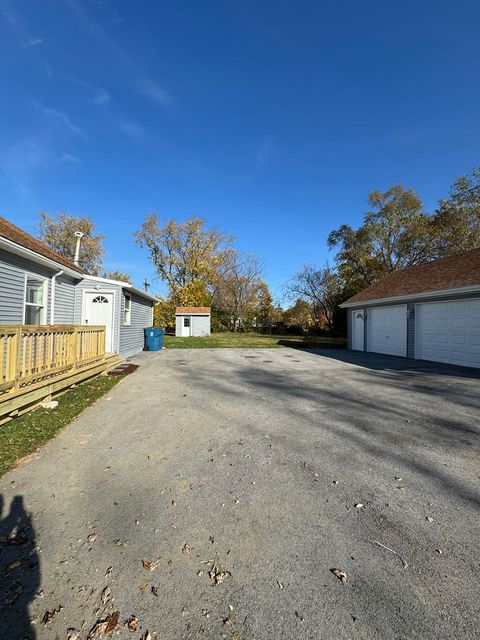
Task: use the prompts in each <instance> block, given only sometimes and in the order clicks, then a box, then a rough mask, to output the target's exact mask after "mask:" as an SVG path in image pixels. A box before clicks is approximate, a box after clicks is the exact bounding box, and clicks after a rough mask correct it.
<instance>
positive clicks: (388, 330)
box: [367, 304, 407, 357]
mask: <svg viewBox="0 0 480 640" xmlns="http://www.w3.org/2000/svg"><path fill="white" fill-rule="evenodd" d="M367 324H368V331H367V332H368V344H367V348H368V351H373V352H375V353H386V354H388V355H391V356H404V357H405V356H406V355H407V306H406V305H404V304H400V305H395V306H391V307H375V308H372V309H369V310H368V315H367Z"/></svg>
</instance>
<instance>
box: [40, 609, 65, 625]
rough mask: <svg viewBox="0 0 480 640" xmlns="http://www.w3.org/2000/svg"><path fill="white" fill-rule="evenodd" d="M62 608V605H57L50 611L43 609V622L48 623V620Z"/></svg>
mask: <svg viewBox="0 0 480 640" xmlns="http://www.w3.org/2000/svg"><path fill="white" fill-rule="evenodd" d="M62 609H63V607H62V605H59V606H58V607H57V608H56V609H52V610H51V611H45V613H44V614H43V618H42V622H43V624H48V623H49V622H51V621H52V620H53V619H54V617H55V616H56V615H57V613H60V611H61V610H62Z"/></svg>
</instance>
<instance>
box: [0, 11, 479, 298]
mask: <svg viewBox="0 0 480 640" xmlns="http://www.w3.org/2000/svg"><path fill="white" fill-rule="evenodd" d="M479 24H480V3H479V2H478V1H476V0H475V1H474V0H472V1H465V0H464V1H462V0H460V1H457V2H453V1H451V0H449V1H445V0H434V1H433V0H422V2H418V1H417V0H415V1H411V0H403V1H402V2H393V1H389V0H383V1H377V0H374V1H371V2H368V3H367V2H360V1H359V0H352V1H345V2H336V3H333V2H318V1H311V2H307V1H304V0H296V1H295V2H293V0H290V1H288V2H285V1H281V0H275V1H267V0H255V1H247V0H224V1H221V0H217V1H216V2H213V1H208V0H202V1H201V2H198V1H197V0H192V1H187V0H186V1H184V2H182V3H176V2H164V1H158V0H143V1H142V0H109V1H107V0H42V2H38V0H0V60H1V63H0V81H1V87H2V91H1V94H0V140H1V145H0V196H1V197H0V214H1V215H3V216H5V217H7V218H9V219H10V220H12V221H13V222H15V223H16V224H18V225H20V226H22V227H23V228H25V229H26V230H28V231H32V230H33V228H34V225H35V223H36V221H37V218H38V212H39V211H40V210H46V211H48V212H52V213H53V212H56V211H60V210H63V211H68V212H72V213H76V214H81V215H89V216H92V217H93V219H94V220H95V222H96V223H97V225H98V230H99V232H101V233H103V234H105V235H106V236H107V240H106V242H105V246H106V249H107V255H106V260H105V263H106V265H105V266H106V268H107V269H114V268H117V267H118V268H120V269H122V270H124V271H127V272H129V273H130V274H132V276H133V277H134V279H135V280H136V281H137V282H141V281H142V280H143V278H144V277H145V276H147V277H148V278H150V279H153V275H154V274H153V270H152V268H151V266H150V264H149V262H148V258H147V256H146V254H145V253H144V252H143V251H142V250H141V249H139V248H137V247H135V245H134V243H133V240H132V234H133V232H134V231H135V230H136V229H137V228H138V227H139V226H140V223H141V220H142V218H143V216H144V214H145V213H147V212H150V211H153V210H158V211H159V213H160V215H161V216H162V217H164V218H167V217H170V216H174V217H176V218H178V219H182V218H185V217H188V216H191V215H198V216H201V217H204V218H205V220H206V221H207V224H208V225H212V226H217V227H219V228H221V229H222V230H223V231H225V232H226V233H228V234H233V235H235V236H236V237H237V246H238V247H239V249H241V250H245V251H253V252H255V253H256V254H257V255H258V256H259V257H260V258H261V259H262V260H263V261H264V264H265V277H266V279H267V281H268V282H269V284H270V285H271V288H272V291H273V292H274V294H278V293H279V288H280V287H281V285H282V284H283V283H285V282H286V281H287V280H288V278H289V276H290V275H291V274H292V273H293V272H294V271H295V270H296V269H298V268H299V267H301V265H302V264H304V263H317V264H321V263H323V262H324V261H325V260H327V259H328V260H330V261H332V257H333V256H332V255H331V254H329V252H328V250H327V246H326V238H327V236H328V233H329V231H330V230H332V229H333V228H336V227H337V226H339V225H340V224H342V223H344V222H345V223H349V224H352V225H354V226H357V225H359V224H360V222H361V218H362V215H363V213H364V211H365V209H366V196H367V194H368V192H369V191H371V190H373V189H377V188H378V189H386V188H388V187H389V186H391V185H392V184H395V183H399V182H400V183H403V184H404V185H407V186H411V187H413V188H415V189H416V190H417V191H418V192H419V193H420V195H421V196H422V197H423V199H424V202H425V204H426V207H427V209H428V210H432V208H433V207H434V206H435V204H436V202H437V200H438V199H439V198H440V197H442V196H445V195H446V194H447V193H448V188H449V186H450V185H451V183H452V182H453V180H454V178H455V177H456V176H458V175H461V174H464V173H467V172H470V171H471V170H472V169H473V167H475V166H477V165H479V164H480V154H479V148H480V144H479V143H480V118H479V115H478V114H479V113H480V81H479V80H480V77H479V76H480V37H479ZM154 290H156V291H159V290H161V285H160V283H159V282H158V281H154Z"/></svg>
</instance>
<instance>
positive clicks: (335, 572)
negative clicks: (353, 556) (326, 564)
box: [331, 569, 347, 583]
mask: <svg viewBox="0 0 480 640" xmlns="http://www.w3.org/2000/svg"><path fill="white" fill-rule="evenodd" d="M331 571H332V573H333V575H334V576H337V578H338V579H339V580H340V581H341V582H343V583H345V582H346V581H347V574H346V572H345V571H342V569H331Z"/></svg>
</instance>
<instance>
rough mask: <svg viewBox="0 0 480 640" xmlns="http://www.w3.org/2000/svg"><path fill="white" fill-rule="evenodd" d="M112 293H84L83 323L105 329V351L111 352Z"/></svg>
mask: <svg viewBox="0 0 480 640" xmlns="http://www.w3.org/2000/svg"><path fill="white" fill-rule="evenodd" d="M113 304H114V296H113V293H99V292H98V291H96V292H95V293H93V292H89V291H87V292H86V293H85V311H84V317H83V323H84V324H89V325H98V326H104V327H105V350H106V352H107V353H112V351H113Z"/></svg>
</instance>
